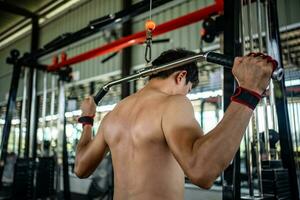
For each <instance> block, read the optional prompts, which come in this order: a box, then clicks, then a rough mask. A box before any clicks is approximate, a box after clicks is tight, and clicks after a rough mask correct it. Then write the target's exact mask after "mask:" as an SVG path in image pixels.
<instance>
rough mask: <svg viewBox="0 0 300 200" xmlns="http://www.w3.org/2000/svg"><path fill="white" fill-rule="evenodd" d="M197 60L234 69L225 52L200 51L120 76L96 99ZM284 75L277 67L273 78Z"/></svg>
mask: <svg viewBox="0 0 300 200" xmlns="http://www.w3.org/2000/svg"><path fill="white" fill-rule="evenodd" d="M195 61H207V62H211V63H214V64H219V65H223V66H224V68H226V69H232V66H233V62H234V58H232V57H229V56H227V55H224V54H219V53H215V52H207V53H199V54H196V55H194V56H190V57H187V58H184V59H180V60H175V61H174V62H170V63H167V64H164V65H161V66H153V67H146V68H144V69H142V70H140V71H138V72H137V73H136V74H132V75H130V76H126V77H124V78H120V79H117V80H114V81H110V82H108V83H107V84H105V85H104V86H103V87H102V88H101V90H100V91H99V92H98V93H97V94H96V95H95V96H94V101H95V103H96V104H98V103H99V101H100V100H101V99H102V98H103V97H104V96H105V95H106V93H107V92H108V91H109V89H110V87H112V86H114V85H118V84H120V83H123V82H128V81H133V80H136V79H139V78H145V77H147V76H150V75H152V74H156V73H159V72H162V71H165V70H169V69H172V68H175V67H180V66H182V65H185V64H188V63H191V62H195ZM282 76H283V69H282V68H277V69H276V70H275V71H274V72H273V74H272V79H274V80H278V81H279V80H281V79H282Z"/></svg>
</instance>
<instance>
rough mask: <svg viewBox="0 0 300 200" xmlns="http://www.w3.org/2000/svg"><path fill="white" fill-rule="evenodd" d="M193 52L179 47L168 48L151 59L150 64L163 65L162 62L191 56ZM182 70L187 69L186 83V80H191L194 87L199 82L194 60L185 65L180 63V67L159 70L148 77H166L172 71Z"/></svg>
mask: <svg viewBox="0 0 300 200" xmlns="http://www.w3.org/2000/svg"><path fill="white" fill-rule="evenodd" d="M195 54H196V53H195V52H192V51H188V50H185V49H181V48H179V49H170V50H167V51H164V52H162V53H161V54H160V56H158V57H157V58H156V59H155V60H153V62H152V65H153V66H159V65H163V64H166V63H169V62H172V61H175V60H178V59H182V58H185V57H189V56H193V55H195ZM182 70H185V71H187V75H186V84H188V82H191V83H192V84H193V87H195V86H196V85H197V84H198V83H199V79H198V68H197V63H196V62H191V63H188V64H185V65H182V66H180V67H175V68H173V69H169V70H166V71H162V72H159V73H157V74H153V75H151V76H150V77H149V79H152V78H167V77H169V76H170V75H171V74H173V73H174V72H177V71H182Z"/></svg>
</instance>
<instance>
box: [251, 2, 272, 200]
mask: <svg viewBox="0 0 300 200" xmlns="http://www.w3.org/2000/svg"><path fill="white" fill-rule="evenodd" d="M256 10H257V34H258V43H259V45H258V50H259V52H262V51H263V42H262V34H261V31H262V26H261V25H262V18H261V3H260V0H258V1H256ZM266 101H267V99H266V97H264V98H263V103H262V104H263V108H264V109H266V108H267V107H266V106H267V104H266ZM263 112H264V114H265V118H264V125H265V132H266V133H267V135H268V136H269V134H268V133H269V127H268V115H267V112H266V110H263ZM258 116H259V115H258V109H257V108H256V109H255V124H256V134H255V136H256V137H255V138H254V139H255V144H256V147H255V150H256V151H255V152H256V169H257V179H258V192H259V194H258V196H259V197H261V196H263V187H262V172H261V170H262V166H261V154H260V152H261V146H260V138H259V127H258V125H259V121H258ZM267 145H268V146H269V142H268V144H267ZM268 155H269V154H268Z"/></svg>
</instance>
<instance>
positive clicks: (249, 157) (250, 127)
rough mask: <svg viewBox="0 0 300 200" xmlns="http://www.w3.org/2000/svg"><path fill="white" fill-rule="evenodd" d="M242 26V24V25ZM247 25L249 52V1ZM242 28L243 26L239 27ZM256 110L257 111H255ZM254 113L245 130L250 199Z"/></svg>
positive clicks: (250, 33)
mask: <svg viewBox="0 0 300 200" xmlns="http://www.w3.org/2000/svg"><path fill="white" fill-rule="evenodd" d="M243 24H244V23H243ZM247 24H248V33H249V47H250V52H252V51H253V37H252V25H251V0H247ZM241 26H243V25H241ZM245 50H246V46H245V45H244V53H245ZM256 110H257V109H256ZM255 114H256V112H254V114H253V115H252V117H251V119H250V121H249V124H248V127H247V130H246V135H245V138H246V152H247V154H246V155H247V172H248V185H249V195H250V197H254V182H253V160H252V143H253V141H252V138H253V135H254V130H253V125H254V124H253V123H254V122H255V121H254V120H253V118H255Z"/></svg>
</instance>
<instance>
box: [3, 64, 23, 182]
mask: <svg viewBox="0 0 300 200" xmlns="http://www.w3.org/2000/svg"><path fill="white" fill-rule="evenodd" d="M16 59H17V58H16ZM16 59H14V61H15V62H14V63H13V65H14V67H13V73H12V78H11V84H10V90H9V96H8V102H7V109H6V114H5V123H4V126H3V132H2V140H1V146H0V152H1V156H0V163H1V165H0V178H1V179H0V180H2V176H3V170H4V165H5V163H6V157H7V146H8V139H9V134H10V128H11V120H12V117H13V113H14V109H15V107H16V98H17V92H18V84H19V79H20V73H21V65H20V63H18V62H17V60H16ZM0 186H1V187H2V181H0Z"/></svg>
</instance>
